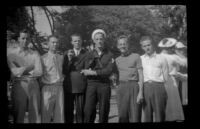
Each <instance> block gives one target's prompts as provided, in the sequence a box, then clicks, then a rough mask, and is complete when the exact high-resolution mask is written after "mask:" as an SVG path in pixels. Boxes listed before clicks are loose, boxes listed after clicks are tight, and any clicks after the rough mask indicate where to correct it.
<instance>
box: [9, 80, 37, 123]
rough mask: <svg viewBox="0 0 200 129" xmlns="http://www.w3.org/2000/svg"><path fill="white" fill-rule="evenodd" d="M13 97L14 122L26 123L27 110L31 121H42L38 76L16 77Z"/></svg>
mask: <svg viewBox="0 0 200 129" xmlns="http://www.w3.org/2000/svg"><path fill="white" fill-rule="evenodd" d="M11 97H12V104H13V110H14V123H24V118H25V113H26V111H28V121H29V123H40V116H39V109H40V101H39V100H40V89H39V85H38V81H37V79H36V78H20V79H15V81H14V85H13V88H12V93H11Z"/></svg>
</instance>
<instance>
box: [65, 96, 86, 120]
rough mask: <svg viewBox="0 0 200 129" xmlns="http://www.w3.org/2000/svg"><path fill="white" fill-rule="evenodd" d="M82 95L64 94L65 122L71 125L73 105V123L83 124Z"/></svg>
mask: <svg viewBox="0 0 200 129" xmlns="http://www.w3.org/2000/svg"><path fill="white" fill-rule="evenodd" d="M84 97H85V95H84V93H70V92H68V93H66V94H65V122H66V123H73V121H74V105H75V110H76V113H75V121H76V123H83V119H84V112H83V109H84Z"/></svg>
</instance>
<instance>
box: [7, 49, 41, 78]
mask: <svg viewBox="0 0 200 129" xmlns="http://www.w3.org/2000/svg"><path fill="white" fill-rule="evenodd" d="M7 59H8V64H9V67H10V69H11V72H12V74H13V76H14V77H18V78H19V77H38V76H41V75H42V65H41V58H40V55H39V54H38V53H37V52H36V51H33V50H30V49H27V50H22V49H21V48H20V47H15V48H8V49H7ZM31 65H34V69H33V70H31V71H30V72H29V74H27V75H24V71H25V69H26V67H28V66H31Z"/></svg>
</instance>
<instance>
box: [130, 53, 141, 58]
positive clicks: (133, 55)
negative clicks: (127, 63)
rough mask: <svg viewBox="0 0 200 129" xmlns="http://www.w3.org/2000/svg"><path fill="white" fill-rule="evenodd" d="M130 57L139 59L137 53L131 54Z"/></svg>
mask: <svg viewBox="0 0 200 129" xmlns="http://www.w3.org/2000/svg"><path fill="white" fill-rule="evenodd" d="M130 56H131V57H134V58H140V55H139V54H138V53H131V54H130Z"/></svg>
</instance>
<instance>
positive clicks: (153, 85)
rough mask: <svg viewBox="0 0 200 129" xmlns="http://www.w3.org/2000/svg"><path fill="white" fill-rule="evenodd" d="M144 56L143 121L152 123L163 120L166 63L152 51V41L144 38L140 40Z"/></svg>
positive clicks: (165, 98)
mask: <svg viewBox="0 0 200 129" xmlns="http://www.w3.org/2000/svg"><path fill="white" fill-rule="evenodd" d="M140 44H141V47H142V49H143V50H144V51H145V54H144V55H142V56H141V59H142V66H143V74H144V100H145V103H144V117H145V118H144V121H145V122H153V112H154V113H155V121H156V122H162V121H164V120H165V108H166V100H167V94H166V90H165V87H164V83H165V82H166V80H167V78H168V66H167V61H166V60H165V58H163V57H162V56H161V55H159V54H157V53H156V52H155V51H154V48H153V45H152V39H151V38H150V37H148V36H144V37H142V38H141V40H140Z"/></svg>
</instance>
